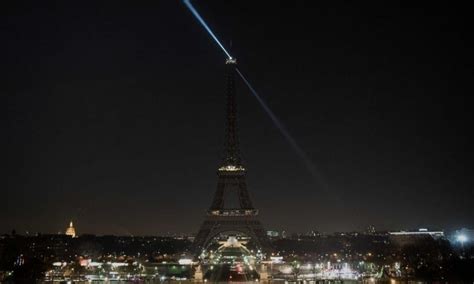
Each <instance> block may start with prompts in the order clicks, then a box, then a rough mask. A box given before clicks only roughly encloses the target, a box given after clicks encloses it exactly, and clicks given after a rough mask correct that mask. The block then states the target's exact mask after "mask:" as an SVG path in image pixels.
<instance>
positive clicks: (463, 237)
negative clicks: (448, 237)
mask: <svg viewBox="0 0 474 284" xmlns="http://www.w3.org/2000/svg"><path fill="white" fill-rule="evenodd" d="M456 240H457V241H458V242H460V243H461V258H463V257H464V253H465V252H464V243H465V242H467V241H468V238H467V236H466V235H465V234H459V235H457V236H456Z"/></svg>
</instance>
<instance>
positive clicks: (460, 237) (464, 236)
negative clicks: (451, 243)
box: [456, 235, 467, 243]
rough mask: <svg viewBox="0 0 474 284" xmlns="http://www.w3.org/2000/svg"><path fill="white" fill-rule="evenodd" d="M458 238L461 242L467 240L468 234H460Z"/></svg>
mask: <svg viewBox="0 0 474 284" xmlns="http://www.w3.org/2000/svg"><path fill="white" fill-rule="evenodd" d="M456 239H457V241H458V242H461V243H465V242H467V236H466V235H458V236H457V237H456Z"/></svg>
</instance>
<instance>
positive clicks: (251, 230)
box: [194, 58, 270, 253]
mask: <svg viewBox="0 0 474 284" xmlns="http://www.w3.org/2000/svg"><path fill="white" fill-rule="evenodd" d="M236 65H237V61H236V60H235V59H233V58H229V59H227V60H226V79H227V88H226V92H227V117H226V137H225V138H226V139H225V145H224V159H223V163H222V165H221V167H220V168H219V169H218V170H217V180H218V181H217V190H216V192H215V194H214V200H213V201H212V204H211V207H210V208H209V210H208V211H207V214H206V217H205V220H204V222H203V223H202V225H201V228H200V230H199V232H198V234H197V235H196V238H195V240H194V246H195V249H196V252H197V253H200V252H201V250H202V249H206V248H207V247H208V246H209V245H210V244H211V242H212V241H213V239H214V238H215V237H216V236H218V235H219V234H221V233H227V234H233V233H241V234H244V235H246V236H248V237H250V238H251V240H252V241H253V242H254V244H255V245H256V246H257V247H258V248H260V249H262V250H263V251H268V250H269V249H270V243H269V241H268V238H267V235H266V233H265V230H264V229H263V226H262V224H261V223H260V221H259V219H258V210H257V209H255V208H254V207H253V205H252V201H251V200H250V196H249V193H248V191H247V185H246V181H245V173H246V170H245V168H244V167H243V165H242V162H241V158H240V151H239V139H238V136H237V121H236V120H237V109H236V91H235V73H236V71H235V68H236Z"/></svg>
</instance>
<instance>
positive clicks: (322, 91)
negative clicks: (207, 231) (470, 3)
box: [0, 0, 474, 235]
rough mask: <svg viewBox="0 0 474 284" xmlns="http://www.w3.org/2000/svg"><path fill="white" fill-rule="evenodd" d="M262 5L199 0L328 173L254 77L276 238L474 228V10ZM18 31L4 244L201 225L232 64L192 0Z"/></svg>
mask: <svg viewBox="0 0 474 284" xmlns="http://www.w3.org/2000/svg"><path fill="white" fill-rule="evenodd" d="M255 2H256V1H217V0H216V1H204V0H195V1H194V2H193V3H194V5H195V6H196V8H197V9H198V10H199V11H200V13H201V14H202V16H203V17H204V19H206V20H207V22H208V24H209V26H210V27H211V28H213V30H214V32H215V33H216V34H217V35H218V36H219V37H220V38H221V39H222V41H223V42H224V44H225V45H226V46H228V47H229V46H230V44H229V42H230V41H232V48H231V53H232V54H233V55H234V56H235V57H237V58H238V60H239V63H240V64H239V68H240V69H241V70H242V71H243V72H244V73H245V74H246V76H247V78H248V79H249V80H250V81H251V82H252V84H253V86H254V87H255V89H256V90H257V91H259V93H260V95H261V96H262V97H263V98H264V99H265V100H266V102H267V103H268V105H269V106H270V108H271V109H272V110H273V111H274V112H275V114H276V115H277V116H278V117H279V119H280V120H281V122H282V123H283V124H284V125H285V127H286V128H287V129H288V131H289V132H290V133H291V135H292V136H293V137H294V139H295V140H296V141H297V142H298V143H299V145H300V146H301V148H302V149H303V150H304V151H305V152H306V154H307V156H308V158H309V159H311V160H312V161H313V163H314V164H315V165H316V167H317V169H318V171H319V175H320V178H315V177H314V176H313V175H311V174H310V172H309V171H308V169H307V167H306V165H305V163H304V162H303V160H302V159H301V158H300V157H299V156H298V155H297V154H296V153H295V151H294V150H293V148H292V147H291V146H290V145H289V143H288V142H287V141H286V140H285V139H284V137H283V136H282V135H281V132H280V130H279V129H278V128H277V127H275V125H274V124H273V122H272V121H271V120H270V119H269V117H268V116H267V114H266V113H265V112H264V111H263V109H262V108H261V107H260V105H259V104H258V102H257V100H256V99H255V98H254V97H253V96H252V95H251V93H250V92H249V91H248V89H247V88H246V86H245V85H244V84H243V83H242V82H240V81H239V83H238V86H237V87H238V90H237V92H238V108H239V116H240V117H239V129H240V131H239V134H240V140H241V152H242V155H243V159H244V163H245V165H246V168H247V169H248V175H247V182H248V188H249V192H250V195H251V197H252V199H253V202H254V204H255V206H256V207H257V208H258V209H260V212H261V220H262V222H263V224H264V225H265V227H266V229H277V230H281V229H285V230H287V231H289V232H306V231H309V230H318V231H322V232H332V231H350V230H364V229H365V228H366V227H367V226H368V225H374V226H375V227H376V228H378V229H393V230H395V229H409V228H418V227H431V228H442V229H454V228H459V227H470V228H472V227H474V210H472V202H473V200H474V193H473V186H474V181H473V178H472V176H473V174H472V173H473V162H472V161H473V160H474V155H473V151H472V149H473V148H472V147H473V146H472V145H473V142H474V141H473V140H472V138H471V137H469V136H470V132H472V124H473V118H472V113H471V112H472V104H471V103H470V102H469V100H468V98H469V97H470V96H472V94H473V91H474V88H473V73H474V72H473V71H474V70H473V69H474V68H473V60H472V53H473V34H472V28H471V27H469V26H470V25H471V24H473V23H472V19H469V18H470V17H471V15H469V14H468V13H470V11H471V10H470V9H468V8H467V6H454V5H459V4H458V3H454V2H453V3H451V2H444V3H443V5H442V6H437V5H438V4H434V2H427V3H426V4H421V3H420V4H416V5H419V6H414V4H413V2H405V3H404V4H400V3H396V2H397V1H391V2H387V1H375V2H372V3H369V2H365V1H364V3H360V1H357V2H356V3H353V4H350V3H346V2H342V1H341V2H340V1H327V2H330V3H321V2H314V1H307V2H306V3H303V2H302V1H296V2H294V1H287V2H278V1H258V2H259V3H258V5H256V3H255ZM310 4H313V5H310ZM314 4H316V5H319V6H314ZM449 5H451V6H449ZM0 38H1V41H0V70H1V79H0V80H1V84H0V95H1V97H2V101H3V102H2V106H4V107H5V108H4V111H2V125H1V129H2V139H1V143H2V144H1V148H2V152H3V154H2V157H3V158H2V160H3V161H4V166H3V168H4V170H3V171H4V174H5V176H6V183H5V184H4V185H3V186H2V190H1V198H0V199H1V204H2V205H1V207H0V233H4V232H5V233H7V232H10V231H11V230H12V229H16V231H17V232H18V233H22V234H24V233H25V231H29V232H44V233H47V232H51V233H52V232H58V231H64V229H65V227H66V226H67V225H68V222H69V220H70V219H73V220H74V221H75V223H76V229H77V231H78V232H79V234H81V233H94V234H125V235H129V234H133V235H161V234H166V233H167V232H171V233H179V232H183V233H193V232H196V231H197V229H198V228H199V225H200V224H201V222H202V220H203V218H204V214H205V210H207V208H208V207H209V206H210V204H211V201H212V197H213V194H214V191H215V188H216V182H217V176H216V169H217V167H218V166H219V163H220V161H221V158H222V152H223V140H224V127H225V124H224V123H225V120H224V116H225V82H224V59H225V56H224V54H223V52H222V51H221V50H220V49H219V48H218V47H217V45H216V44H215V43H214V42H213V41H212V40H211V39H210V37H209V35H208V34H207V33H206V31H205V30H204V29H203V28H202V27H201V26H200V25H199V24H198V22H197V21H196V19H195V18H194V17H193V16H192V14H191V13H190V12H189V11H188V10H187V9H186V7H185V6H184V5H183V4H182V3H181V2H180V1H174V0H167V1H158V0H156V1H57V2H56V3H55V2H54V1H32V2H31V3H26V2H20V1H2V2H1V4H0Z"/></svg>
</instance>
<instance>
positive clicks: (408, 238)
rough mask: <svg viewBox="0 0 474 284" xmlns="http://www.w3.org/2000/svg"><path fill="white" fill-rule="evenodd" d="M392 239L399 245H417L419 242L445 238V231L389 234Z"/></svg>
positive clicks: (412, 231) (419, 230)
mask: <svg viewBox="0 0 474 284" xmlns="http://www.w3.org/2000/svg"><path fill="white" fill-rule="evenodd" d="M389 236H390V239H391V240H392V241H393V242H395V243H397V244H399V245H408V244H415V243H417V242H419V241H423V240H429V239H435V240H436V239H441V238H444V232H443V231H431V230H428V229H425V228H421V229H418V230H411V231H398V232H389Z"/></svg>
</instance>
